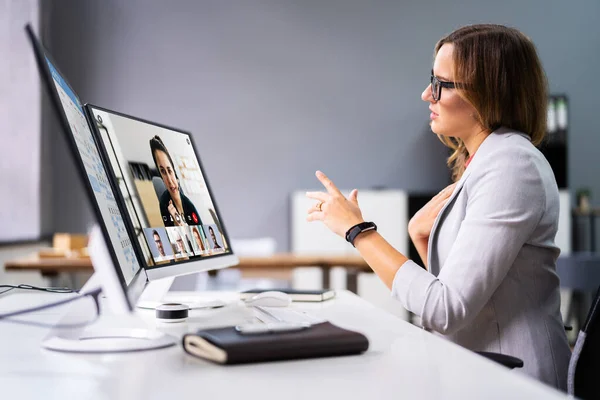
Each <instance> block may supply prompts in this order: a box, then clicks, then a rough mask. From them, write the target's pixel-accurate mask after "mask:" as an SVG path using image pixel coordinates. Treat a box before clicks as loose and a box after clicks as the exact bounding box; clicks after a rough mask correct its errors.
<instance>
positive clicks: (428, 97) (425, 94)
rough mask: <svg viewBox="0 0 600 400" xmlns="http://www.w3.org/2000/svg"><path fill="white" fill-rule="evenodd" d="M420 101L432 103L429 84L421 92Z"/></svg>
mask: <svg viewBox="0 0 600 400" xmlns="http://www.w3.org/2000/svg"><path fill="white" fill-rule="evenodd" d="M421 100H423V101H428V102H430V103H433V101H434V100H433V96H431V83H430V84H429V85H427V87H426V88H425V90H423V93H421Z"/></svg>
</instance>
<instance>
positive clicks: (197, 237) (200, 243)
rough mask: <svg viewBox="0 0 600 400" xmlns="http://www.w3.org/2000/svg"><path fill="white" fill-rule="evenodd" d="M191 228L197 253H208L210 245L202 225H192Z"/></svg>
mask: <svg viewBox="0 0 600 400" xmlns="http://www.w3.org/2000/svg"><path fill="white" fill-rule="evenodd" d="M189 228H190V231H191V233H192V238H193V240H192V244H193V245H194V253H196V255H204V254H207V250H208V245H207V244H206V235H205V233H204V230H203V229H202V226H200V225H198V226H190V227H189Z"/></svg>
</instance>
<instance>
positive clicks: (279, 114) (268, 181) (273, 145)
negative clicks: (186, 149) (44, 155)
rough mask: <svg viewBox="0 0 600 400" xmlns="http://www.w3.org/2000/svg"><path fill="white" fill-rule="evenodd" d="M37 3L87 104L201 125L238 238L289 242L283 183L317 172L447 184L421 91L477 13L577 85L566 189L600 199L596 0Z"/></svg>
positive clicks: (56, 150)
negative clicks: (441, 43)
mask: <svg viewBox="0 0 600 400" xmlns="http://www.w3.org/2000/svg"><path fill="white" fill-rule="evenodd" d="M43 3H44V12H45V15H46V17H47V23H48V26H47V32H46V33H47V36H46V41H47V43H48V44H49V47H50V48H51V50H52V52H53V54H54V56H55V58H56V61H57V63H58V65H59V66H60V67H61V68H62V70H63V72H64V73H65V74H66V76H67V77H68V78H69V79H70V81H71V83H72V84H73V86H74V87H75V89H76V90H77V91H78V92H79V94H80V95H81V97H82V98H83V100H84V101H89V102H92V103H96V104H98V105H101V106H105V107H108V108H114V109H117V110H120V111H122V112H125V113H130V114H134V115H137V116H140V117H143V118H147V119H150V120H156V121H159V122H163V123H165V124H168V125H173V126H177V127H180V128H183V129H188V130H190V131H192V132H193V134H194V136H195V139H196V142H197V144H198V145H199V148H200V152H201V155H202V158H203V161H204V164H205V166H206V169H207V172H208V176H209V178H210V182H211V184H212V186H213V188H214V191H215V193H216V197H217V201H218V204H219V205H220V207H221V211H222V212H223V215H224V218H225V222H226V225H227V227H228V229H229V231H230V233H231V235H232V236H234V237H237V238H244V237H246V238H247V237H260V236H273V237H275V238H276V239H277V243H278V250H285V249H287V248H288V241H289V226H288V225H289V223H288V214H289V195H290V193H291V192H292V191H293V190H296V189H299V188H317V187H318V183H317V181H316V180H315V178H314V175H313V172H314V171H315V170H316V169H322V170H324V171H325V172H326V173H328V174H329V175H330V176H331V177H332V178H333V179H334V181H335V182H336V183H337V184H338V185H339V186H340V187H343V188H348V189H350V188H353V187H358V188H369V187H373V186H386V187H391V188H401V189H405V190H409V191H432V190H437V189H439V188H441V187H443V186H444V185H445V183H446V182H447V179H448V175H447V171H446V169H445V161H444V156H445V150H444V148H443V147H442V146H441V145H440V144H439V143H438V141H437V139H436V138H435V137H434V136H433V135H432V134H431V133H430V131H429V128H428V125H427V121H428V114H429V113H428V110H427V105H426V104H425V103H423V102H422V101H421V100H420V98H419V97H420V95H421V92H422V91H423V89H424V88H425V86H426V85H427V82H428V79H429V71H430V69H431V61H432V50H433V46H434V44H435V42H436V41H437V40H438V39H439V38H440V37H441V36H442V35H444V34H445V33H448V32H450V31H452V30H453V29H455V28H456V27H458V26H461V25H464V24H469V23H476V22H496V23H503V24H509V25H512V26H516V27H518V28H520V29H521V30H523V31H524V32H525V33H526V34H528V35H529V36H530V37H531V38H532V39H533V40H534V42H535V43H536V44H537V47H538V50H539V53H540V55H541V58H542V61H543V63H544V66H545V68H546V72H547V74H548V77H549V81H550V88H551V91H552V92H561V93H567V94H568V95H569V96H570V107H571V114H570V117H571V121H570V133H571V138H570V148H569V156H570V158H569V167H570V168H569V179H570V187H571V188H577V187H580V186H589V187H591V188H592V191H593V193H594V194H595V195H596V197H600V181H599V180H597V179H595V176H594V171H595V170H597V168H596V165H597V162H598V161H597V156H596V154H597V153H598V151H599V150H600V137H599V136H598V134H597V127H596V124H594V122H595V117H596V115H597V111H596V108H597V107H596V104H597V101H596V97H597V93H598V90H599V89H600V87H599V86H600V85H599V84H598V83H597V81H594V80H593V79H592V77H593V76H596V75H597V73H598V70H600V56H599V55H598V53H597V51H596V50H597V49H598V48H600V25H599V24H597V16H598V15H600V3H599V2H597V1H595V0H589V1H572V2H564V1H558V0H553V1H547V0H536V1H522V0H519V1H517V0H508V1H503V2H498V1H479V0H468V1H456V2H452V3H451V2H446V1H441V0H439V1H433V0H423V1H419V2H409V1H395V0H394V1H392V0H389V1H382V0H380V1H368V2H367V1H348V0H327V1H266V0H253V1H249V0H239V1H217V0H215V1H193V0H187V1H169V2H165V1H149V0H129V1H117V0H107V1H85V2H82V1H78V0H61V1H58V0H55V1H50V2H43ZM49 125H52V124H49ZM49 130H50V131H52V132H51V133H49V134H50V135H56V132H54V130H53V129H49ZM54 137H55V138H58V136H54ZM52 146H53V148H52V155H53V157H52V159H53V164H52V169H51V170H47V171H45V173H46V174H47V175H49V176H50V177H51V179H52V182H53V188H52V193H53V194H52V196H53V197H52V199H53V205H52V208H51V209H48V210H47V211H48V212H50V213H53V218H54V224H53V225H54V227H55V229H57V230H70V231H82V230H84V229H85V227H86V225H87V224H88V223H89V221H91V220H92V219H93V218H92V215H91V212H90V210H89V207H88V206H87V205H86V201H85V200H84V199H85V198H84V195H83V192H82V189H81V185H80V184H79V183H76V184H74V183H73V179H74V177H75V173H74V171H73V162H72V161H71V158H70V155H69V154H68V152H67V150H66V146H65V144H64V141H63V140H62V139H58V140H53V141H52Z"/></svg>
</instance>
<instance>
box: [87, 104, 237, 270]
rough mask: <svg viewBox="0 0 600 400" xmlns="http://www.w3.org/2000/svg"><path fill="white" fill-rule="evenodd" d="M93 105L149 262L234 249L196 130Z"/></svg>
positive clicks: (149, 265) (177, 261) (170, 262)
mask: <svg viewBox="0 0 600 400" xmlns="http://www.w3.org/2000/svg"><path fill="white" fill-rule="evenodd" d="M87 108H88V111H89V112H90V114H91V118H93V119H94V120H95V122H96V127H97V130H98V135H97V136H98V137H99V138H100V139H101V141H102V143H103V147H104V151H105V156H106V158H107V159H108V161H109V164H110V165H111V167H112V172H113V173H114V176H115V178H116V181H117V182H118V183H119V189H120V192H121V195H122V196H123V198H124V200H125V204H126V208H127V211H128V214H129V218H130V220H131V221H130V222H131V223H132V225H133V229H134V231H135V233H136V236H137V240H138V242H139V245H140V247H141V251H142V253H143V254H144V258H145V262H146V267H147V268H149V269H157V268H161V267H165V266H172V265H174V264H182V263H187V262H191V261H199V260H205V259H215V258H218V257H220V256H223V255H227V254H232V251H231V248H230V245H229V240H228V238H227V234H226V232H225V229H224V227H223V223H222V221H221V220H220V218H219V213H218V210H217V208H216V206H215V202H214V197H213V195H212V193H211V191H210V188H209V186H208V183H207V180H206V176H205V174H204V171H203V169H202V166H201V164H200V160H199V159H198V156H197V153H196V151H195V148H194V143H193V140H192V137H191V136H190V134H189V133H187V132H183V131H179V130H175V129H173V128H168V127H165V126H162V125H158V124H155V123H151V122H148V121H144V120H141V119H137V118H134V117H130V116H126V115H123V114H120V113H116V112H114V111H109V110H106V109H102V108H99V107H96V106H91V105H88V106H87ZM149 276H150V275H149Z"/></svg>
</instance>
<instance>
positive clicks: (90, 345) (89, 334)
mask: <svg viewBox="0 0 600 400" xmlns="http://www.w3.org/2000/svg"><path fill="white" fill-rule="evenodd" d="M96 277H97V274H94V275H92V277H91V278H90V280H89V281H88V282H87V283H86V284H85V286H84V287H83V288H82V290H81V292H84V291H86V290H88V289H91V288H92V287H94V286H96V287H97V285H96V282H97V278H96ZM100 297H101V298H100V299H99V300H100V302H101V313H100V316H99V318H98V320H97V321H95V322H94V323H93V324H91V325H89V326H85V327H81V328H60V327H55V328H53V329H52V330H51V332H50V334H49V335H48V336H47V337H46V338H45V339H44V340H43V341H42V347H43V348H45V349H48V350H54V351H61V352H70V353H122V352H131V351H143V350H153V349H160V348H165V347H170V346H173V345H175V344H176V343H178V342H179V339H178V338H176V337H174V336H171V335H167V334H165V333H162V332H159V331H157V330H153V329H148V327H147V326H146V324H145V323H144V322H143V321H142V320H141V318H140V317H139V316H138V315H136V314H135V313H129V314H112V313H105V312H103V311H104V310H105V309H106V307H103V305H105V303H106V302H105V301H106V300H107V299H105V298H102V295H100ZM87 307H89V304H85V302H84V301H74V302H73V304H72V305H71V307H70V308H69V310H68V311H67V313H66V314H65V315H64V316H63V317H62V318H61V320H60V321H59V323H58V324H57V326H60V325H65V324H68V323H69V322H70V321H73V320H76V319H77V318H79V317H80V316H81V315H82V313H86V312H89V308H87ZM86 308H87V309H86Z"/></svg>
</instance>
